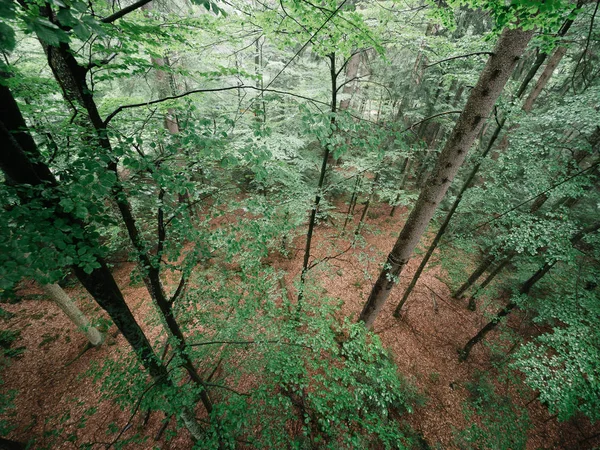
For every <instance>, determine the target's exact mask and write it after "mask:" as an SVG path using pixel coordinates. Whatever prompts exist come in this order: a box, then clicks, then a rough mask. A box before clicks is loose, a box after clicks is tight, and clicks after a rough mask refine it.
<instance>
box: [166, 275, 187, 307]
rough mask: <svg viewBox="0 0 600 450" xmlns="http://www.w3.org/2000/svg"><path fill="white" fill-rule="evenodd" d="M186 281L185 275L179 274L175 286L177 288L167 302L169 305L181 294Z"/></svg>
mask: <svg viewBox="0 0 600 450" xmlns="http://www.w3.org/2000/svg"><path fill="white" fill-rule="evenodd" d="M186 282H187V278H186V277H185V275H181V279H180V280H179V285H178V286H177V289H176V290H175V293H174V294H173V296H172V297H171V299H170V300H169V303H170V304H171V305H172V304H173V303H175V300H177V298H178V297H179V296H180V295H181V293H182V292H183V290H184V289H185V285H186Z"/></svg>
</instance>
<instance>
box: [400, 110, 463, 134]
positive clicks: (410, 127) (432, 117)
mask: <svg viewBox="0 0 600 450" xmlns="http://www.w3.org/2000/svg"><path fill="white" fill-rule="evenodd" d="M461 113H462V110H460V111H459V110H454V111H445V112H441V113H437V114H434V115H433V116H429V117H426V118H424V119H423V120H419V121H418V122H415V123H413V124H412V125H411V126H409V127H407V128H405V129H404V130H402V131H401V133H404V132H406V131H409V130H412V129H413V128H414V127H416V126H417V125H420V124H422V123H423V122H427V121H428V120H431V119H435V118H436V117H440V116H446V115H448V114H461Z"/></svg>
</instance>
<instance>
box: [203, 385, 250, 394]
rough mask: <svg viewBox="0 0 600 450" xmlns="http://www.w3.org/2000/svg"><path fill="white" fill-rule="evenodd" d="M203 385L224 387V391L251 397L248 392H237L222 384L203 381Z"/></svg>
mask: <svg viewBox="0 0 600 450" xmlns="http://www.w3.org/2000/svg"><path fill="white" fill-rule="evenodd" d="M204 385H205V386H210V387H216V388H220V389H225V390H226V391H229V392H233V393H234V394H237V395H239V396H241V397H252V396H251V395H250V394H246V393H244V392H239V391H236V390H235V389H232V388H230V387H228V386H223V385H222V384H215V383H204Z"/></svg>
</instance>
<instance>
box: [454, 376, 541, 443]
mask: <svg viewBox="0 0 600 450" xmlns="http://www.w3.org/2000/svg"><path fill="white" fill-rule="evenodd" d="M466 388H467V390H468V391H469V393H470V398H469V399H468V400H467V401H466V402H465V405H464V414H465V419H466V420H467V422H472V423H471V425H470V426H468V427H467V428H466V429H464V430H461V431H460V432H458V433H456V439H457V443H458V444H459V445H460V446H461V447H463V446H464V447H468V448H481V449H494V450H496V449H498V450H499V449H502V450H509V449H524V448H526V444H527V430H528V429H529V427H530V422H529V418H528V416H527V412H526V411H524V410H522V409H520V408H519V407H517V406H516V405H514V404H513V403H512V401H511V398H510V397H509V396H505V395H502V394H499V393H497V392H496V388H495V387H494V385H493V383H492V382H491V381H490V380H489V379H488V378H487V377H486V376H485V375H483V376H482V375H481V374H480V376H479V377H478V378H477V379H476V380H475V381H473V382H469V383H467V384H466Z"/></svg>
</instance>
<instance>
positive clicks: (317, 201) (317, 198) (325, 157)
mask: <svg viewBox="0 0 600 450" xmlns="http://www.w3.org/2000/svg"><path fill="white" fill-rule="evenodd" d="M329 61H330V63H331V65H330V70H329V73H330V75H331V112H332V116H331V122H330V123H331V128H332V129H331V132H332V133H333V132H334V130H333V127H334V126H335V113H336V110H337V82H336V81H337V74H336V70H335V53H332V54H331V55H329ZM330 153H331V150H330V147H329V144H326V145H325V149H324V151H323V159H322V163H321V173H320V175H319V183H318V184H317V194H316V195H315V200H314V202H313V205H312V208H311V211H310V218H309V220H308V231H307V232H306V246H305V248H304V260H303V261H302V272H301V273H300V287H299V289H298V309H299V310H300V308H301V307H302V298H303V296H304V284H305V283H306V275H307V274H308V263H309V261H310V246H311V242H312V236H313V232H314V229H315V223H316V219H317V211H318V209H319V205H320V204H321V195H322V191H323V185H324V183H325V173H326V172H327V161H328V160H329V154H330Z"/></svg>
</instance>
